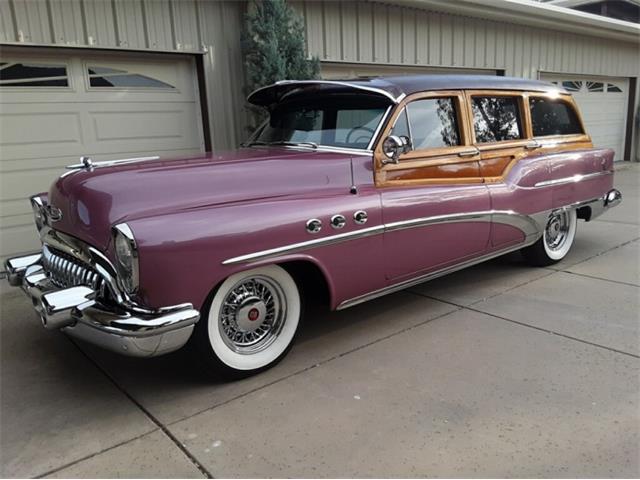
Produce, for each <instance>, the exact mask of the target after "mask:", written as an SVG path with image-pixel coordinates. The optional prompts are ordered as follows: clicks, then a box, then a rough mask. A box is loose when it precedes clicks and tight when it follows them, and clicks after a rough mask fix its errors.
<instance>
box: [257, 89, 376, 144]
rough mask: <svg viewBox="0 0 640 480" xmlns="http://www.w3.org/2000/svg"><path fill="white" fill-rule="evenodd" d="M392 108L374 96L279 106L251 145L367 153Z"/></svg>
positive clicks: (328, 97)
mask: <svg viewBox="0 0 640 480" xmlns="http://www.w3.org/2000/svg"><path fill="white" fill-rule="evenodd" d="M388 106H389V101H388V100H387V99H383V98H380V97H378V96H374V95H322V96H315V97H313V98H305V99H302V100H293V101H289V102H286V103H283V104H281V105H278V106H276V107H275V108H274V109H273V110H272V111H271V115H270V118H269V121H268V122H267V123H266V124H265V125H264V126H263V127H262V129H261V130H260V131H259V132H258V133H257V134H256V135H255V136H254V138H253V141H252V142H250V145H264V144H285V145H290V144H296V145H298V144H302V145H305V144H306V145H311V146H317V145H324V146H330V147H342V148H358V149H366V148H367V147H368V146H369V143H370V142H371V139H372V138H373V136H374V134H375V132H376V130H377V128H378V125H379V124H380V122H381V121H382V118H383V116H384V114H385V112H386V110H387V108H388Z"/></svg>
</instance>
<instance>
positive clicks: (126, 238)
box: [112, 223, 140, 294]
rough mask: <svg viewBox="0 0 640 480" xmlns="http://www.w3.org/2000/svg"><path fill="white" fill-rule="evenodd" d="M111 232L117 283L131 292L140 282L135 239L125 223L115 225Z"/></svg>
mask: <svg viewBox="0 0 640 480" xmlns="http://www.w3.org/2000/svg"><path fill="white" fill-rule="evenodd" d="M112 232H113V251H114V253H115V260H116V261H115V267H116V270H117V271H118V284H119V285H120V287H121V288H122V289H123V290H124V291H125V292H127V293H128V294H133V293H135V292H136V291H137V290H138V287H139V282H140V273H139V267H138V245H137V243H136V239H135V237H134V236H133V231H132V230H131V228H130V227H129V225H127V224H126V223H120V224H118V225H116V226H115V227H113V230H112Z"/></svg>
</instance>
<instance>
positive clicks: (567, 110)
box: [529, 98, 583, 137]
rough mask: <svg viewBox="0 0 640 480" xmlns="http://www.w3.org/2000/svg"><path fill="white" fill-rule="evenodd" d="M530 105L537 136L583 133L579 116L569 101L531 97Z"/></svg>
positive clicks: (532, 123) (534, 132)
mask: <svg viewBox="0 0 640 480" xmlns="http://www.w3.org/2000/svg"><path fill="white" fill-rule="evenodd" d="M529 105H530V108H531V125H532V127H533V135H534V136H535V137H544V136H548V135H574V134H580V133H583V132H582V127H581V126H580V122H579V121H578V116H577V115H576V112H575V111H574V110H573V108H572V107H571V105H569V104H568V103H565V102H562V101H558V100H550V99H548V98H531V99H530V100H529Z"/></svg>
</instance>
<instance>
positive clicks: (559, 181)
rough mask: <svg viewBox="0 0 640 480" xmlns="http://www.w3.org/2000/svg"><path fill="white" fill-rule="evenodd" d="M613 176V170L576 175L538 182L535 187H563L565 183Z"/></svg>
mask: <svg viewBox="0 0 640 480" xmlns="http://www.w3.org/2000/svg"><path fill="white" fill-rule="evenodd" d="M612 174H613V172H612V171H611V170H604V171H602V172H595V173H587V174H586V175H580V174H576V175H573V176H571V177H563V178H556V179H554V180H545V181H543V182H538V183H536V184H535V185H534V187H548V186H551V185H562V184H563V183H575V182H581V181H582V180H589V179H591V178H596V177H599V176H601V175H612Z"/></svg>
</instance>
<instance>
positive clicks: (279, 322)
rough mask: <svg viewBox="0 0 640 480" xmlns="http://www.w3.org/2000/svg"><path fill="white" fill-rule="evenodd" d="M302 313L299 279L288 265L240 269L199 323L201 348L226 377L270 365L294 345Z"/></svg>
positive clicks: (207, 360) (209, 364)
mask: <svg viewBox="0 0 640 480" xmlns="http://www.w3.org/2000/svg"><path fill="white" fill-rule="evenodd" d="M301 312H302V309H301V302H300V293H299V291H298V287H297V285H296V282H295V281H294V280H293V278H292V277H291V275H289V273H287V271H286V270H284V269H283V268H281V267H279V266H277V265H270V266H266V267H260V268H256V269H253V270H249V271H246V272H240V273H237V274H235V275H232V276H230V277H229V278H227V279H226V280H225V281H224V282H222V284H221V285H220V287H219V288H218V290H217V291H216V292H215V294H214V295H213V298H212V299H211V301H210V303H209V306H208V308H207V309H205V311H204V312H203V316H202V318H201V320H200V322H198V324H196V331H195V338H194V341H195V343H196V347H197V353H198V354H199V356H200V357H201V359H202V360H204V362H205V364H206V366H207V367H209V369H210V370H213V371H215V372H216V373H218V374H222V375H223V376H226V377H234V378H241V377H246V376H249V375H252V374H254V373H257V372H259V371H262V370H265V369H267V368H269V367H272V366H273V365H275V364H276V363H278V362H279V361H280V360H281V359H282V358H283V357H284V356H285V355H286V354H287V353H288V351H289V349H290V348H291V346H292V345H293V340H294V338H295V335H296V332H297V330H298V325H299V323H300V316H301Z"/></svg>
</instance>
